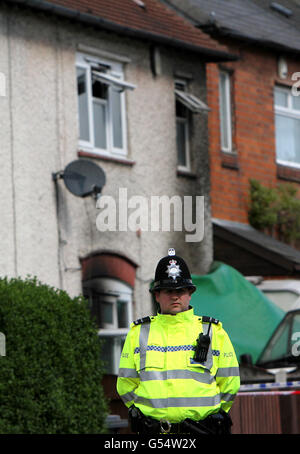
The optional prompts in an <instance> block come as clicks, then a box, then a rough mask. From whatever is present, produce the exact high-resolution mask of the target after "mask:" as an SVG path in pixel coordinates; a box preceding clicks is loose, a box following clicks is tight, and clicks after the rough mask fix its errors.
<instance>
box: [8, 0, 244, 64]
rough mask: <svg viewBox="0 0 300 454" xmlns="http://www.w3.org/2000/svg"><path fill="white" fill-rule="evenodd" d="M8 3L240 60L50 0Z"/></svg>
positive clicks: (216, 59) (214, 59)
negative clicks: (49, 0) (50, 0)
mask: <svg viewBox="0 0 300 454" xmlns="http://www.w3.org/2000/svg"><path fill="white" fill-rule="evenodd" d="M2 2H5V3H6V4H10V5H11V4H14V5H18V6H24V7H28V8H31V9H33V10H37V11H41V12H44V13H52V14H54V15H56V16H59V17H62V18H66V19H69V20H72V21H75V22H79V23H82V24H85V25H89V26H93V27H96V28H98V29H102V30H107V31H112V32H115V33H119V34H122V35H126V36H129V37H132V38H140V39H142V40H147V41H151V42H153V43H158V44H164V45H166V46H171V47H175V48H177V49H182V50H185V51H190V52H194V53H197V54H200V55H202V57H204V60H205V61H209V62H219V61H235V60H238V58H239V57H238V56H237V55H234V54H231V53H227V52H223V51H219V50H214V49H208V48H205V47H201V46H197V45H195V44H190V43H187V42H185V41H182V40H179V39H174V38H169V37H167V36H164V35H160V34H156V33H152V32H148V31H145V30H139V29H134V28H130V27H126V26H124V25H120V24H117V23H115V22H112V21H110V20H108V19H103V18H101V17H97V16H94V15H92V14H88V13H81V12H80V11H76V10H72V9H69V8H66V7H64V6H61V5H56V4H54V3H51V2H48V1H41V0H2Z"/></svg>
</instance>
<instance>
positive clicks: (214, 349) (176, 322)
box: [117, 249, 240, 434]
mask: <svg viewBox="0 0 300 454" xmlns="http://www.w3.org/2000/svg"><path fill="white" fill-rule="evenodd" d="M195 290H196V287H195V286H194V285H193V282H192V279H191V275H190V271H189V269H188V267H187V265H186V263H185V261H184V260H183V259H182V258H181V257H179V256H177V255H176V254H175V250H174V249H169V251H168V255H167V256H166V257H163V258H162V259H161V260H160V261H159V262H158V265H157V268H156V272H155V281H154V285H153V287H152V288H151V289H150V291H151V292H152V293H153V294H154V296H155V298H156V301H157V302H158V304H159V306H160V310H159V311H158V313H157V315H156V316H151V317H144V318H142V319H139V320H136V321H135V322H133V324H132V325H131V329H130V331H129V333H128V335H127V338H126V341H125V344H124V348H123V351H122V355H121V360H120V368H119V376H118V381H117V391H118V393H119V395H120V396H121V398H122V400H123V402H124V403H125V405H126V406H127V407H128V408H129V417H130V420H131V427H132V431H133V432H138V433H145V434H155V433H162V432H165V433H185V434H186V433H194V434H202V433H203V434H204V433H207V434H221V433H230V426H231V424H232V423H231V419H230V416H229V415H228V412H229V410H230V408H231V406H232V403H233V399H234V397H235V395H236V393H237V391H238V389H239V386H240V378H239V367H238V362H237V359H236V355H235V352H234V349H233V347H232V344H231V342H230V339H229V337H228V335H227V333H226V332H225V331H224V329H223V328H222V324H221V322H219V321H218V320H216V319H214V318H211V317H207V316H202V317H200V316H197V315H195V314H194V311H193V308H192V307H191V306H190V305H189V303H190V299H191V295H192V293H193V292H194V291H195Z"/></svg>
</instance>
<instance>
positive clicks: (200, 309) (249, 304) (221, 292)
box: [191, 262, 285, 363]
mask: <svg viewBox="0 0 300 454" xmlns="http://www.w3.org/2000/svg"><path fill="white" fill-rule="evenodd" d="M192 279H193V283H194V284H195V285H196V287H197V290H196V292H195V293H194V294H193V295H192V300H191V305H192V306H193V307H194V312H195V314H197V315H209V316H211V317H215V318H217V319H219V320H220V321H221V322H222V325H223V327H224V329H225V330H226V331H227V333H228V334H229V336H230V339H231V341H232V343H233V346H234V348H235V352H236V355H237V358H238V359H239V357H240V355H241V354H243V353H250V354H251V355H252V358H253V362H254V363H255V362H256V361H257V359H258V357H259V355H260V353H261V352H262V350H263V348H264V347H265V345H266V343H267V341H268V340H269V338H270V337H271V335H272V334H273V332H274V330H275V329H276V328H277V326H278V325H279V323H280V321H281V320H282V319H283V318H284V316H285V312H284V311H283V310H282V309H280V308H279V307H277V306H276V305H275V304H274V303H273V302H271V301H270V300H269V299H268V298H267V297H266V296H265V295H264V294H263V293H262V292H261V291H260V290H258V289H257V288H256V287H255V286H254V285H253V284H251V283H250V282H249V281H247V279H245V278H244V276H243V275H242V274H240V273H239V272H238V271H237V270H235V269H234V268H232V267H231V266H229V265H226V264H224V263H221V262H214V264H213V266H212V268H211V270H210V272H209V273H208V274H206V275H203V276H198V275H192Z"/></svg>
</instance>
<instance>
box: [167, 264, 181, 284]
mask: <svg viewBox="0 0 300 454" xmlns="http://www.w3.org/2000/svg"><path fill="white" fill-rule="evenodd" d="M169 263H170V265H168V267H167V271H166V273H168V277H169V278H172V279H173V280H174V281H176V278H177V277H179V276H180V273H181V269H180V267H179V265H177V261H176V260H174V259H172V260H170V261H169Z"/></svg>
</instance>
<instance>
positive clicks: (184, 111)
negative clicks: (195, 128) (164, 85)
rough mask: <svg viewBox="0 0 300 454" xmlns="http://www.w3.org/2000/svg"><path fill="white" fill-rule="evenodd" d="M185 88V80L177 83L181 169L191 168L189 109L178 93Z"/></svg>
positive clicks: (177, 143) (177, 119)
mask: <svg viewBox="0 0 300 454" xmlns="http://www.w3.org/2000/svg"><path fill="white" fill-rule="evenodd" d="M185 90H186V83H185V82H182V81H177V82H176V83H175V94H176V101H175V102H176V106H175V107H176V145H177V162H178V167H179V168H180V169H184V170H190V139H189V110H188V108H187V106H186V105H184V104H183V103H182V102H181V100H180V99H178V95H177V93H178V92H179V93H184V92H185Z"/></svg>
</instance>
